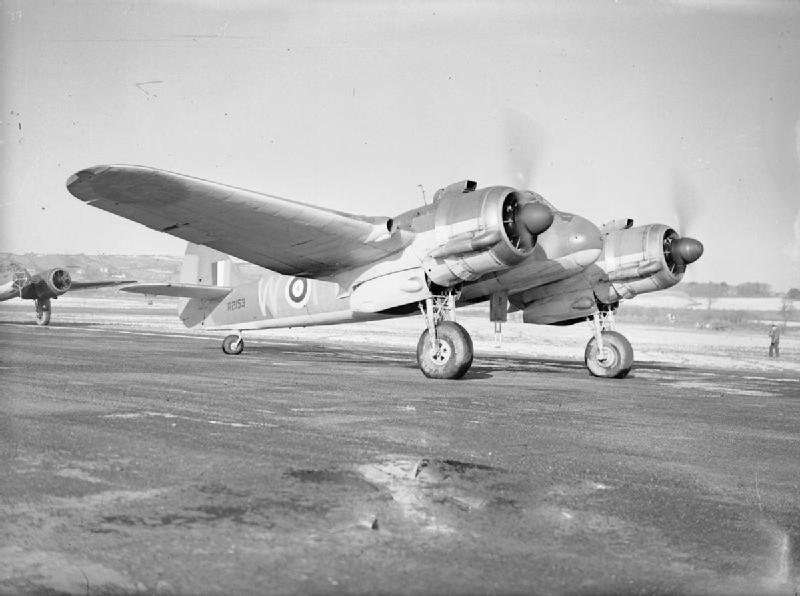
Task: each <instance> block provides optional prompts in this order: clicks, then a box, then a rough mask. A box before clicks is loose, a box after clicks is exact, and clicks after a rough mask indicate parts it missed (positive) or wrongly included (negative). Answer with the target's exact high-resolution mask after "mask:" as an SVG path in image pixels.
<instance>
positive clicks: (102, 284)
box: [69, 279, 136, 290]
mask: <svg viewBox="0 0 800 596" xmlns="http://www.w3.org/2000/svg"><path fill="white" fill-rule="evenodd" d="M135 283H136V280H135V279H128V280H125V281H119V280H114V281H80V280H78V281H76V280H72V283H71V284H70V286H69V289H70V290H88V289H89V288H107V287H109V286H124V285H125V284H135Z"/></svg>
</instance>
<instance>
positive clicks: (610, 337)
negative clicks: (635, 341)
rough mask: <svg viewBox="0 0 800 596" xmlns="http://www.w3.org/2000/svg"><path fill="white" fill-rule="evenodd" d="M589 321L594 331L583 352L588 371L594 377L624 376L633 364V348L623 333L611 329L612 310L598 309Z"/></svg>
mask: <svg viewBox="0 0 800 596" xmlns="http://www.w3.org/2000/svg"><path fill="white" fill-rule="evenodd" d="M589 323H590V324H591V326H592V331H593V332H594V337H593V338H592V339H590V340H589V343H588V344H586V351H585V352H584V361H585V362H586V367H587V368H588V369H589V372H590V373H592V374H593V375H594V376H595V377H605V378H614V379H622V378H625V377H626V376H627V375H628V373H629V372H630V370H631V366H632V365H633V348H632V347H631V344H630V342H629V341H628V340H627V339H626V338H625V336H624V335H622V334H621V333H618V332H617V331H614V330H613V327H614V312H613V311H611V310H608V311H599V312H597V313H595V314H593V315H592V316H591V317H590V318H589Z"/></svg>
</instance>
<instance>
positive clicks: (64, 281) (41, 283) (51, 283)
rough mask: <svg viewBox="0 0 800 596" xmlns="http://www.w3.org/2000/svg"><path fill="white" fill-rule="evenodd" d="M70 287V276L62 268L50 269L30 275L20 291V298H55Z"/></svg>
mask: <svg viewBox="0 0 800 596" xmlns="http://www.w3.org/2000/svg"><path fill="white" fill-rule="evenodd" d="M70 287H72V277H71V276H70V274H69V272H67V271H66V270H64V269H50V270H49V271H45V272H42V273H36V274H35V275H33V276H31V278H30V282H29V283H28V284H27V286H26V287H25V288H23V290H22V292H21V296H22V298H28V299H32V298H36V299H40V300H41V299H45V298H55V297H56V296H61V294H63V293H64V292H66V291H67V290H69V289H70Z"/></svg>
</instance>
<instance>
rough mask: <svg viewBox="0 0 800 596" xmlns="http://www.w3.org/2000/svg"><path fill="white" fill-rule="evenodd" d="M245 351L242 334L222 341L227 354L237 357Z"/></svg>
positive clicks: (230, 336)
mask: <svg viewBox="0 0 800 596" xmlns="http://www.w3.org/2000/svg"><path fill="white" fill-rule="evenodd" d="M242 350H244V340H243V339H242V334H241V333H235V334H233V335H229V336H227V337H226V338H225V339H223V340H222V351H223V352H225V353H226V354H230V355H232V356H236V355H238V354H241V353H242Z"/></svg>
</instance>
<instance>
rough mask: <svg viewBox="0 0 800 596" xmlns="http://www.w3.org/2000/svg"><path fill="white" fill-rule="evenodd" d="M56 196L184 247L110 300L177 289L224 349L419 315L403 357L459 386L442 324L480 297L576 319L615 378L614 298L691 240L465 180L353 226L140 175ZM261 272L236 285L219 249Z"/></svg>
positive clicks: (183, 306)
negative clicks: (147, 279)
mask: <svg viewBox="0 0 800 596" xmlns="http://www.w3.org/2000/svg"><path fill="white" fill-rule="evenodd" d="M67 187H68V189H69V191H70V192H71V193H72V194H73V195H74V196H75V197H77V198H78V199H80V200H82V201H85V202H86V203H88V204H89V205H92V206H93V207H97V208H99V209H103V210H105V211H109V212H111V213H115V214H117V215H120V216H122V217H125V218H127V219H131V220H133V221H136V222H139V223H141V224H144V225H146V226H147V227H150V228H152V229H154V230H159V231H161V232H166V233H168V234H171V235H173V236H177V237H178V238H183V239H184V240H187V241H188V242H189V245H188V247H187V250H186V257H185V260H184V264H183V269H182V272H181V280H180V282H179V283H173V284H149V285H136V286H132V287H129V288H125V290H126V291H130V292H139V293H143V294H151V295H155V294H161V295H167V296H178V297H180V298H181V299H182V300H181V301H180V302H179V316H180V318H181V319H182V320H183V322H184V324H185V325H186V326H187V327H202V328H205V329H231V330H234V331H235V333H234V334H232V335H229V336H228V337H226V338H225V340H224V341H223V344H222V349H223V351H224V352H225V353H226V354H239V353H241V351H242V349H243V345H244V342H243V340H242V333H243V332H244V331H247V330H253V329H267V328H277V327H300V326H308V325H327V324H334V323H342V322H351V321H363V320H369V319H377V318H387V317H395V316H403V315H411V314H415V313H421V314H422V315H423V320H424V321H425V323H424V324H425V327H426V328H425V330H424V331H423V332H422V335H421V336H420V339H419V342H418V344H417V361H418V363H419V366H420V369H421V370H422V372H423V373H424V374H425V375H426V376H428V377H432V378H448V379H453V378H459V377H461V376H463V375H464V374H465V373H466V372H467V370H468V369H469V367H470V365H471V364H472V359H473V347H472V340H471V338H470V336H469V334H468V333H467V331H466V330H465V329H464V328H463V327H462V326H461V325H459V324H458V323H456V322H455V321H454V320H452V319H453V314H454V312H455V309H456V307H457V306H459V305H465V304H473V303H478V302H483V301H486V300H488V301H489V305H490V309H489V310H490V319H491V320H493V321H495V322H496V323H499V322H502V321H505V320H506V315H507V313H508V312H510V311H516V310H521V311H522V317H523V321H524V322H526V323H536V324H544V325H568V324H573V323H577V322H583V321H589V322H590V323H591V324H592V327H593V329H594V333H593V337H592V339H591V340H590V341H589V343H588V345H587V346H586V350H585V354H584V356H585V361H586V365H587V367H588V368H589V370H590V371H591V373H592V374H593V375H596V376H599V377H624V376H625V375H627V374H628V372H629V370H630V369H631V366H632V363H633V349H632V348H631V345H630V343H629V342H628V341H627V339H626V338H625V337H624V336H623V335H621V334H620V333H618V332H617V331H615V330H614V329H613V328H614V318H613V313H614V311H615V310H616V308H617V307H618V305H619V302H620V300H623V299H628V298H633V297H634V296H636V295H637V294H641V293H644V292H652V291H656V290H661V289H665V288H668V287H671V286H673V285H675V284H676V283H678V282H679V281H680V280H681V278H682V277H683V274H684V271H685V269H686V266H687V265H688V264H690V263H692V262H694V261H696V260H697V259H698V258H700V256H701V254H702V252H703V246H702V244H701V243H700V242H698V241H697V240H694V239H691V238H682V237H681V236H680V235H679V234H678V233H677V232H676V231H675V230H673V229H672V228H670V227H669V226H666V225H663V224H648V225H644V226H637V227H634V226H633V221H632V220H617V221H613V222H610V223H608V224H606V225H604V226H603V227H601V228H598V227H597V226H595V225H594V224H593V223H592V222H590V221H588V220H587V219H585V218H583V217H581V216H579V215H575V214H571V213H565V212H562V211H559V210H557V209H556V208H554V207H553V206H552V205H551V204H550V203H549V202H547V201H546V200H545V199H544V198H542V197H541V196H540V195H538V194H536V193H535V192H532V191H530V190H524V189H516V188H511V187H507V186H490V187H487V188H480V189H479V188H478V187H477V184H476V183H475V182H472V181H469V180H466V181H463V182H458V183H455V184H451V185H450V186H448V187H446V188H443V189H441V190H439V191H438V192H437V193H436V195H435V197H434V199H433V202H432V203H431V204H430V205H425V206H421V207H418V208H415V209H411V210H410V211H406V212H405V213H402V214H400V215H398V216H396V217H391V218H389V217H363V216H358V215H351V214H347V213H342V212H339V211H333V210H330V209H323V208H320V207H314V206H310V205H305V204H302V203H297V202H294V201H289V200H287V199H282V198H279V197H275V196H270V195H265V194H259V193H255V192H251V191H247V190H243V189H239V188H234V187H231V186H226V185H222V184H218V183H214V182H209V181H206V180H201V179H198V178H192V177H189V176H184V175H180V174H175V173H171V172H166V171H162V170H157V169H153V168H148V167H143V166H126V165H103V166H96V167H92V168H88V169H85V170H82V171H80V172H77V173H76V174H74V175H73V176H71V177H70V179H69V180H68V181H67ZM231 255H232V256H235V257H238V258H240V259H243V260H245V261H248V262H249V263H254V264H256V265H259V266H261V267H263V268H265V269H268V270H269V271H267V272H264V275H263V276H261V277H260V278H259V279H257V280H253V281H243V280H241V279H240V276H239V272H238V270H237V267H236V265H235V263H234V262H233V261H232V259H231V258H230V256H231Z"/></svg>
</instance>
